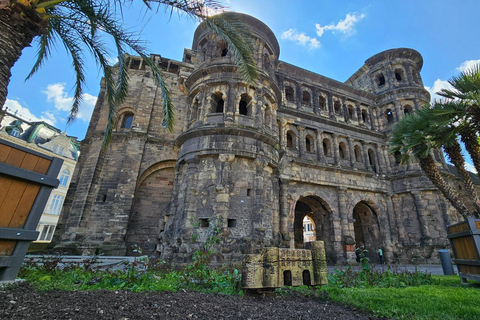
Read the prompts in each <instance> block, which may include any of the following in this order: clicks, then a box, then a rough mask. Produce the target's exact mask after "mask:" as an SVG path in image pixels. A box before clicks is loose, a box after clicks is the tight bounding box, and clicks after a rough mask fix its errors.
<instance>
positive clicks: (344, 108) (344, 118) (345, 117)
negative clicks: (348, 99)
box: [342, 98, 350, 122]
mask: <svg viewBox="0 0 480 320" xmlns="http://www.w3.org/2000/svg"><path fill="white" fill-rule="evenodd" d="M342 109H343V120H344V121H345V122H348V121H349V120H350V115H349V114H348V108H347V104H346V103H345V98H342Z"/></svg>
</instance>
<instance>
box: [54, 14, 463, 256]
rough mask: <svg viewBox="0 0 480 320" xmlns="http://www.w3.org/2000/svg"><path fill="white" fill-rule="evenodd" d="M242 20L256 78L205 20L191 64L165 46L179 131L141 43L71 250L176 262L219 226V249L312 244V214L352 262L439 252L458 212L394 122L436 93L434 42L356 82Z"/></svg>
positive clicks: (102, 113)
mask: <svg viewBox="0 0 480 320" xmlns="http://www.w3.org/2000/svg"><path fill="white" fill-rule="evenodd" d="M241 17H242V19H243V21H244V22H245V23H246V24H247V25H248V26H250V27H251V29H252V32H253V34H254V36H255V40H256V43H255V52H254V57H255V59H256V62H257V66H258V68H259V69H260V77H259V79H258V81H257V82H256V83H255V84H247V83H245V82H244V81H243V80H242V77H241V76H240V75H239V74H238V73H237V72H236V71H237V68H236V67H235V64H234V63H233V61H232V58H231V56H230V53H229V51H228V48H227V46H226V45H225V43H223V42H222V41H219V40H218V38H217V37H216V36H215V35H214V34H212V33H211V32H210V31H209V30H207V29H206V28H205V26H204V25H203V24H200V26H199V27H198V28H197V30H196V31H195V35H194V39H193V44H192V49H185V51H184V55H183V59H182V61H175V60H170V59H165V58H163V57H161V56H159V55H152V56H153V58H154V59H155V60H156V61H157V62H158V64H160V65H161V66H162V67H163V68H164V69H165V79H166V82H167V84H168V86H169V88H170V90H171V92H172V98H173V102H174V104H175V106H176V114H175V121H176V122H175V130H174V132H173V133H170V132H168V131H167V130H166V128H164V127H162V122H163V112H162V96H161V92H160V90H159V88H158V87H157V86H156V85H155V82H154V79H153V78H152V76H151V72H150V70H149V68H148V67H146V66H145V64H144V63H143V61H142V60H141V59H140V58H139V57H133V56H132V57H131V58H130V62H129V68H130V86H131V88H130V94H129V96H128V98H127V99H126V101H125V103H124V104H123V106H121V107H120V108H119V110H118V121H117V126H116V129H115V130H114V132H113V138H112V142H111V143H110V145H109V146H108V148H107V150H105V151H102V148H101V145H102V141H103V137H104V131H105V127H106V123H107V110H108V107H107V105H106V103H105V100H104V94H105V89H104V84H103V83H102V89H101V91H100V94H99V99H98V101H97V105H96V107H95V110H94V112H93V115H92V119H91V122H90V126H89V128H88V132H87V135H86V137H85V140H83V143H82V146H81V153H80V159H79V161H78V165H77V168H76V170H75V173H74V176H73V181H72V184H71V188H70V190H69V193H68V195H67V199H66V201H65V206H64V212H63V215H62V217H61V221H60V223H59V226H58V228H59V229H58V231H57V233H56V236H55V241H56V243H57V247H61V248H64V249H70V250H72V251H76V252H77V253H86V252H94V251H95V250H99V251H100V252H104V253H105V254H112V255H125V254H129V253H130V252H131V251H130V250H131V249H130V248H131V246H132V245H138V246H140V247H143V249H144V251H143V252H144V254H150V253H154V252H157V253H160V254H161V255H162V256H163V257H164V258H168V259H172V261H173V262H177V263H178V262H184V261H188V260H189V259H190V258H191V255H192V254H193V253H194V252H195V250H197V249H199V248H200V247H202V246H203V245H204V243H205V241H207V239H209V237H210V238H211V237H212V235H213V236H214V237H216V238H217V239H218V240H219V242H218V243H217V244H216V246H217V250H216V251H215V254H214V256H213V258H214V259H215V261H216V262H218V263H221V262H223V261H240V260H241V259H242V258H243V256H244V254H252V253H259V252H260V251H261V249H262V248H264V247H272V246H273V247H282V248H302V247H303V246H304V240H303V220H304V218H305V217H306V216H307V217H308V218H309V219H310V220H311V221H312V225H313V226H314V227H313V229H314V230H313V231H314V233H315V236H316V239H317V240H322V241H324V242H325V249H326V255H327V260H328V262H329V263H331V264H334V263H345V262H354V261H355V252H354V251H355V246H356V245H360V244H364V245H365V246H366V248H367V249H368V250H369V251H370V253H371V254H372V257H375V259H376V254H375V252H376V250H377V249H378V247H381V248H382V249H383V251H384V254H385V256H386V260H387V261H389V262H394V261H398V262H407V261H410V260H411V258H412V254H413V255H415V256H417V255H419V256H421V257H423V259H425V260H424V262H432V261H437V255H436V249H438V248H444V247H445V246H447V245H448V241H447V239H446V232H445V226H446V225H447V224H449V223H451V222H452V221H453V222H454V221H456V220H457V219H458V218H457V216H456V214H455V212H454V210H453V209H452V208H451V207H450V206H449V205H448V204H447V202H446V200H445V199H444V198H443V196H442V195H441V194H440V192H439V191H438V190H437V189H436V188H435V187H434V186H433V185H432V184H431V183H430V181H429V180H428V178H427V177H426V176H425V175H424V174H423V173H422V171H421V169H420V167H419V165H418V163H416V162H410V163H408V165H405V166H399V164H398V158H397V159H396V157H395V156H394V155H389V150H388V135H389V133H390V132H391V130H392V126H393V125H394V124H395V123H396V122H397V121H398V120H399V119H400V118H402V117H403V116H404V115H405V114H407V113H410V112H413V111H414V110H416V109H418V108H420V107H421V106H422V105H423V104H425V103H427V102H428V101H429V100H430V96H429V93H428V92H427V91H426V90H425V89H424V87H423V83H422V79H421V77H420V70H421V69H422V63H423V60H422V57H421V55H420V54H419V53H418V52H417V51H415V50H412V49H405V48H399V49H392V50H387V51H384V52H381V53H379V54H376V55H374V56H373V57H371V58H369V59H367V60H366V61H365V64H364V65H363V66H362V67H361V68H360V69H359V70H358V71H356V72H355V73H354V74H353V75H352V76H351V77H350V78H349V79H348V80H347V81H345V82H344V83H342V82H338V81H336V80H333V79H330V78H327V77H324V76H322V75H319V74H316V73H313V72H311V71H308V70H304V69H301V68H299V67H296V66H293V65H291V64H288V63H287V62H284V61H280V60H278V58H279V55H280V48H279V45H278V42H277V39H276V38H275V36H274V34H273V32H272V31H271V30H270V29H269V28H268V27H267V26H266V25H265V24H264V23H262V22H261V21H259V20H257V19H255V18H253V17H251V16H248V15H243V14H242V15H241ZM434 153H435V154H434V155H435V158H436V159H437V161H438V166H439V168H440V169H441V170H442V171H443V172H444V173H445V174H446V175H450V176H451V174H449V173H448V167H447V165H446V163H445V161H444V159H443V155H442V153H441V151H435V152H434ZM452 181H453V180H452ZM374 261H375V260H374ZM377 262H378V261H377Z"/></svg>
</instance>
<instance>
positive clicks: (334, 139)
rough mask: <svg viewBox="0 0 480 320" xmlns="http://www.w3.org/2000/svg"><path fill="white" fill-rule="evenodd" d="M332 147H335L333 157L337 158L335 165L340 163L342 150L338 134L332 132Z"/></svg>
mask: <svg viewBox="0 0 480 320" xmlns="http://www.w3.org/2000/svg"><path fill="white" fill-rule="evenodd" d="M332 149H333V158H334V160H335V165H337V166H339V165H340V152H339V151H338V134H336V133H334V134H332Z"/></svg>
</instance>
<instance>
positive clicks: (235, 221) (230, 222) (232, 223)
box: [227, 219, 237, 228]
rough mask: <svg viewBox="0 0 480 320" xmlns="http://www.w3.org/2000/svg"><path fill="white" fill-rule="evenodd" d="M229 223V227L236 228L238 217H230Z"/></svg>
mask: <svg viewBox="0 0 480 320" xmlns="http://www.w3.org/2000/svg"><path fill="white" fill-rule="evenodd" d="M227 223H228V227H229V228H235V227H236V226H237V219H228V220H227Z"/></svg>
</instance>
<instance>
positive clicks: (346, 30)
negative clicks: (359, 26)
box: [315, 12, 365, 37]
mask: <svg viewBox="0 0 480 320" xmlns="http://www.w3.org/2000/svg"><path fill="white" fill-rule="evenodd" d="M363 18H365V14H364V13H362V14H357V13H355V12H354V13H347V15H346V16H345V19H343V20H340V21H339V22H338V23H337V24H328V25H326V26H324V27H322V26H321V25H320V24H319V23H317V24H316V25H315V27H316V29H317V35H318V36H319V37H321V36H322V35H323V33H324V32H325V31H326V30H329V31H332V32H334V33H335V32H340V33H341V34H343V35H344V36H345V37H349V36H351V35H353V34H354V33H355V32H356V30H355V24H356V23H357V22H359V21H360V20H362V19H363Z"/></svg>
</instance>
